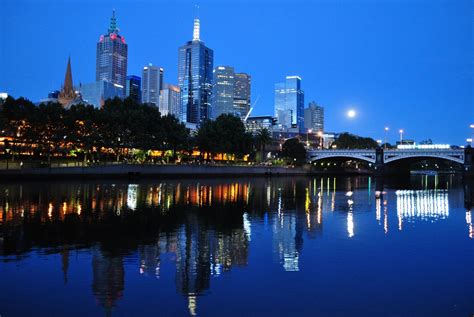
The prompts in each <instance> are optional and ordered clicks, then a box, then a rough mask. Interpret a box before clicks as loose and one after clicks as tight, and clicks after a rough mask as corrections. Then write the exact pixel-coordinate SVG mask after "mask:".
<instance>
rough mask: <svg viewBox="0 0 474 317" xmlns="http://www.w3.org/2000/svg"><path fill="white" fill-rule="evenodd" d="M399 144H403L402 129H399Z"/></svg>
mask: <svg viewBox="0 0 474 317" xmlns="http://www.w3.org/2000/svg"><path fill="white" fill-rule="evenodd" d="M398 132H400V144H403V129H400V131H398Z"/></svg>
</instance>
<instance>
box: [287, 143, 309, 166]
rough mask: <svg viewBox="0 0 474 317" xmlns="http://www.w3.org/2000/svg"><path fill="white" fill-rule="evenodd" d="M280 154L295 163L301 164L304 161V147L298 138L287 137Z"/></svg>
mask: <svg viewBox="0 0 474 317" xmlns="http://www.w3.org/2000/svg"><path fill="white" fill-rule="evenodd" d="M281 156H282V157H284V158H286V159H287V160H289V161H290V162H292V163H293V164H295V165H303V164H304V163H305V162H306V149H305V147H304V145H303V143H301V142H300V140H299V139H297V138H292V139H288V140H286V141H285V143H283V147H282V151H281Z"/></svg>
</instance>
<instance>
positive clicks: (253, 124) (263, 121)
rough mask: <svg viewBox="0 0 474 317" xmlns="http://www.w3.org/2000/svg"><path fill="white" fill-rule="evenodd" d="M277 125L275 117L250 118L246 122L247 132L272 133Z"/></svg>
mask: <svg viewBox="0 0 474 317" xmlns="http://www.w3.org/2000/svg"><path fill="white" fill-rule="evenodd" d="M275 124H276V118H275V117H273V116H254V117H248V118H247V121H245V127H246V129H247V131H249V132H252V133H256V132H258V131H259V130H262V129H267V130H268V131H269V132H270V133H271V132H272V131H273V127H274V126H275Z"/></svg>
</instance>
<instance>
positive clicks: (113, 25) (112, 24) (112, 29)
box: [109, 9, 119, 34]
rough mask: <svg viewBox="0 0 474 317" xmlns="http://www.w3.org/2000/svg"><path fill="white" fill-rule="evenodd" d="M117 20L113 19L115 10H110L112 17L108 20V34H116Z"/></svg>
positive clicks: (117, 30)
mask: <svg viewBox="0 0 474 317" xmlns="http://www.w3.org/2000/svg"><path fill="white" fill-rule="evenodd" d="M118 32H119V29H118V27H117V18H115V9H113V10H112V17H111V18H110V26H109V34H110V33H118Z"/></svg>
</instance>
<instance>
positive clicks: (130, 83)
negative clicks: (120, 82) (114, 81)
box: [125, 76, 142, 102]
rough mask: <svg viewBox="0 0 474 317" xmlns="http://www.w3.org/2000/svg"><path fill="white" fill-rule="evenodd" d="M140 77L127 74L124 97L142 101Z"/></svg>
mask: <svg viewBox="0 0 474 317" xmlns="http://www.w3.org/2000/svg"><path fill="white" fill-rule="evenodd" d="M141 83H142V79H141V78H140V77H138V76H127V81H126V83H125V97H130V98H132V99H133V100H135V101H136V102H141V101H142V90H141Z"/></svg>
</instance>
